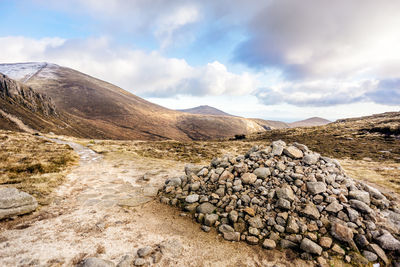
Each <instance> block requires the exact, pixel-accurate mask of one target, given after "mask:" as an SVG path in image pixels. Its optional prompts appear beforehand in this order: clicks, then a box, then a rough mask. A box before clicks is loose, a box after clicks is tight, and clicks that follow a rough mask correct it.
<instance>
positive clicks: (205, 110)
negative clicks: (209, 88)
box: [178, 105, 236, 117]
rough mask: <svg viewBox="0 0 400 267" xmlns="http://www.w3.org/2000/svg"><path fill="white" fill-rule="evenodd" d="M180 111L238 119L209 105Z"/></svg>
mask: <svg viewBox="0 0 400 267" xmlns="http://www.w3.org/2000/svg"><path fill="white" fill-rule="evenodd" d="M178 111H181V112H185V113H191V114H200V115H214V116H230V117H236V116H234V115H231V114H229V113H226V112H224V111H222V110H220V109H217V108H214V107H211V106H209V105H200V106H197V107H194V108H188V109H178Z"/></svg>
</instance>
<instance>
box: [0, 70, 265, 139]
mask: <svg viewBox="0 0 400 267" xmlns="http://www.w3.org/2000/svg"><path fill="white" fill-rule="evenodd" d="M0 73H4V74H6V75H8V76H10V77H11V78H13V79H16V80H18V81H20V82H23V83H24V84H26V85H27V86H29V87H31V88H32V89H33V90H34V91H35V92H37V93H40V94H45V95H47V96H49V97H50V98H51V99H52V101H53V102H54V106H55V108H56V109H57V110H58V111H59V113H60V114H63V116H62V118H63V122H65V123H67V124H68V127H67V128H63V131H61V130H60V129H58V130H57V129H56V130H55V133H59V134H70V135H74V136H79V137H86V138H100V139H138V140H168V139H174V140H193V139H217V138H224V137H231V136H234V135H236V134H249V133H254V132H260V131H263V130H264V129H263V128H262V127H261V126H259V125H258V124H257V123H255V122H253V121H251V120H247V119H244V118H239V117H228V116H208V115H196V114H188V113H184V112H179V111H174V110H170V109H167V108H164V107H161V106H158V105H156V104H153V103H150V102H148V101H146V100H144V99H142V98H140V97H137V96H135V95H133V94H131V93H129V92H127V91H125V90H123V89H121V88H119V87H117V86H115V85H112V84H110V83H107V82H104V81H102V80H99V79H96V78H94V77H91V76H89V75H86V74H84V73H81V72H78V71H76V70H73V69H70V68H65V67H61V66H58V65H55V64H49V63H18V64H0ZM8 111H9V113H10V114H13V113H16V115H17V116H18V117H21V118H26V117H29V114H26V115H21V113H20V112H19V113H18V112H16V111H15V110H13V107H9V109H8ZM4 127H5V129H10V127H11V126H10V125H8V126H6V125H4ZM14 128H15V127H14ZM40 130H41V131H45V132H46V131H47V132H48V131H54V129H53V128H52V127H46V126H43V127H41V128H40Z"/></svg>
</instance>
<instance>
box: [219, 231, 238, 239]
mask: <svg viewBox="0 0 400 267" xmlns="http://www.w3.org/2000/svg"><path fill="white" fill-rule="evenodd" d="M223 235H224V239H225V240H228V241H239V240H240V233H238V232H225V233H223Z"/></svg>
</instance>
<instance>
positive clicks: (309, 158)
mask: <svg viewBox="0 0 400 267" xmlns="http://www.w3.org/2000/svg"><path fill="white" fill-rule="evenodd" d="M319 157H320V155H319V154H317V153H311V154H310V153H309V154H305V155H304V157H303V162H304V163H305V164H307V165H314V164H316V163H317V162H318V160H319Z"/></svg>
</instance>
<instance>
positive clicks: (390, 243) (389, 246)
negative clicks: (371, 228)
mask: <svg viewBox="0 0 400 267" xmlns="http://www.w3.org/2000/svg"><path fill="white" fill-rule="evenodd" d="M376 240H377V241H378V243H379V245H380V246H381V247H382V248H383V249H386V250H394V251H399V252H400V241H399V240H397V239H396V238H394V237H393V236H392V235H391V234H390V233H389V232H386V233H384V234H383V235H381V236H379V237H378V238H376Z"/></svg>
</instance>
